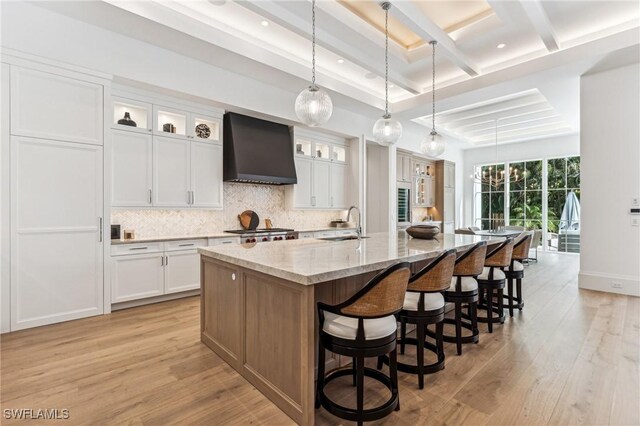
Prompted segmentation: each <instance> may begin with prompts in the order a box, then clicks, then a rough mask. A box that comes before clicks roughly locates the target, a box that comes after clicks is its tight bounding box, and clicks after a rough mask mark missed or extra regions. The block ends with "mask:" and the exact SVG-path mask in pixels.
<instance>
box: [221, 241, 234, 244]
mask: <svg viewBox="0 0 640 426" xmlns="http://www.w3.org/2000/svg"><path fill="white" fill-rule="evenodd" d="M232 242H233V241H223V242H222V244H231V243H232Z"/></svg>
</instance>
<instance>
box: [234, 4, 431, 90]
mask: <svg viewBox="0 0 640 426" xmlns="http://www.w3.org/2000/svg"><path fill="white" fill-rule="evenodd" d="M236 3H237V4H239V5H240V6H242V7H245V8H246V9H249V10H251V11H252V12H255V13H257V14H259V15H261V16H262V17H264V18H266V19H268V20H270V21H273V22H274V23H276V24H278V25H280V26H282V27H284V28H286V29H288V30H289V31H292V32H294V33H296V34H298V35H299V36H302V37H304V38H307V39H308V40H311V21H310V20H307V19H304V18H302V17H301V16H300V15H299V14H296V13H294V12H293V11H292V10H291V8H292V6H296V5H295V4H293V5H291V4H289V5H288V6H287V7H284V6H282V5H280V4H278V3H277V2H274V1H270V0H268V1H259V2H253V1H248V0H240V1H237V2H236ZM306 6H307V5H306V4H305V7H306ZM316 14H318V12H316ZM323 21H326V19H323ZM332 21H333V20H332ZM332 24H335V22H332ZM338 25H342V23H340V22H338ZM326 26H327V27H331V25H326ZM349 30H350V29H349ZM353 36H356V34H353ZM316 43H317V44H318V45H319V46H322V47H323V48H325V49H327V50H330V51H332V52H333V53H335V54H336V55H338V56H341V57H342V58H344V59H345V60H347V61H349V62H352V63H354V64H356V65H358V66H360V67H362V68H364V69H365V70H367V71H369V72H372V73H374V74H376V75H377V76H379V77H383V78H384V74H383V73H382V72H381V71H382V68H381V67H380V66H379V63H380V61H381V59H380V55H377V56H375V57H374V56H372V55H371V54H370V53H369V52H372V51H376V52H377V49H375V45H374V44H373V43H371V45H370V46H369V48H368V49H359V48H357V46H355V45H354V44H353V37H349V38H346V39H345V38H339V37H336V36H334V35H333V34H332V33H331V32H330V31H327V30H325V29H323V26H320V25H318V26H316ZM389 80H390V82H391V83H393V84H395V85H396V86H398V87H401V88H402V89H404V90H406V91H408V92H409V93H411V94H413V95H417V94H419V93H421V90H420V87H419V85H418V84H417V83H415V82H413V81H411V80H409V79H407V78H406V77H404V76H403V75H402V74H400V73H398V72H397V71H395V70H393V69H390V70H389Z"/></svg>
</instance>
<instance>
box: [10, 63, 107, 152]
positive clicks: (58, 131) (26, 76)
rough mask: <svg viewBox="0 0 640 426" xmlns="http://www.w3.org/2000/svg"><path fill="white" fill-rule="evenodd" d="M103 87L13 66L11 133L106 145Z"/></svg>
mask: <svg viewBox="0 0 640 426" xmlns="http://www.w3.org/2000/svg"><path fill="white" fill-rule="evenodd" d="M102 98H103V86H101V85H99V84H95V83H89V82H85V81H81V80H76V79H73V78H68V77H62V76H59V75H56V74H50V73H46V72H41V71H34V70H30V69H26V68H20V67H16V66H12V67H11V133H12V134H14V135H23V136H33V137H38V138H47V139H57V140H64V141H70V142H82V143H89V144H95V145H102V142H103V131H102V126H103V122H104V116H103V108H104V107H103V103H102V102H103V101H102Z"/></svg>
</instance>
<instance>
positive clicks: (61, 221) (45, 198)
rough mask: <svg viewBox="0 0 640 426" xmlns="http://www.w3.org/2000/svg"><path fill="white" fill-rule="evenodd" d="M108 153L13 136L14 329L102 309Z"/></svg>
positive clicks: (12, 238)
mask: <svg viewBox="0 0 640 426" xmlns="http://www.w3.org/2000/svg"><path fill="white" fill-rule="evenodd" d="M102 161H103V153H102V147H101V146H97V145H91V144H80V143H67V142H58V141H53V140H47V139H31V138H26V137H12V139H11V197H12V202H11V243H10V245H11V280H10V283H11V330H12V331H15V330H20V329H23V328H28V327H35V326H40V325H45V324H52V323H56V322H61V321H68V320H72V319H77V318H82V317H87V316H91V315H99V314H101V313H102V312H103V297H104V296H103V295H104V292H103V244H104V243H103V236H104V232H102V231H103V221H102V214H103V182H102V176H103V170H102Z"/></svg>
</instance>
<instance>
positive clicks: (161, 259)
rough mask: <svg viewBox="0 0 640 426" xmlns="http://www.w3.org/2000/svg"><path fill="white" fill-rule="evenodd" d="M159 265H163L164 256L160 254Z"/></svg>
mask: <svg viewBox="0 0 640 426" xmlns="http://www.w3.org/2000/svg"><path fill="white" fill-rule="evenodd" d="M160 266H164V256H160Z"/></svg>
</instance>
